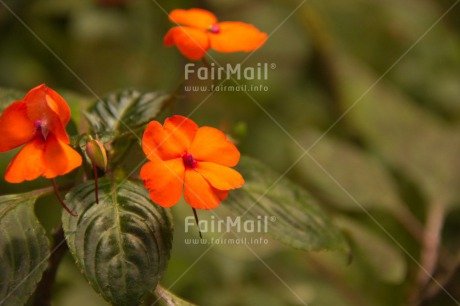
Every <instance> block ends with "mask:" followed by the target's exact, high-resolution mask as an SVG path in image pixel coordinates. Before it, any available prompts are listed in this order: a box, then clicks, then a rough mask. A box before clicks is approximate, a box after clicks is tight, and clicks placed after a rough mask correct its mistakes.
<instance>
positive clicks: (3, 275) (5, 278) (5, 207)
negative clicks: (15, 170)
mask: <svg viewBox="0 0 460 306" xmlns="http://www.w3.org/2000/svg"><path fill="white" fill-rule="evenodd" d="M39 195H40V194H37V193H36V192H31V193H25V194H17V195H8V196H2V197H0V250H1V254H0V258H1V260H0V305H5V306H8V305H14V306H15V305H24V304H25V303H26V302H27V300H28V299H29V297H30V296H31V295H32V294H33V293H34V291H35V289H36V286H37V283H38V282H39V281H40V279H41V278H42V274H43V272H44V271H45V270H46V267H47V261H46V260H47V258H48V257H49V255H50V253H49V242H48V239H47V237H46V233H45V230H44V229H43V227H42V226H41V224H40V222H39V221H38V219H37V217H36V216H35V212H34V203H35V201H36V200H37V198H38V197H39Z"/></svg>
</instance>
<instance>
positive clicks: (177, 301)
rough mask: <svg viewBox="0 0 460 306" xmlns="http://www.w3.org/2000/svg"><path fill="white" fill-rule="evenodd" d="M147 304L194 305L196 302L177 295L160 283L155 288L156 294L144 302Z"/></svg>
mask: <svg viewBox="0 0 460 306" xmlns="http://www.w3.org/2000/svg"><path fill="white" fill-rule="evenodd" d="M144 304H145V305H146V306H147V305H148V306H151V305H155V306H194V305H195V304H192V303H189V302H187V301H184V300H183V299H181V298H179V297H178V296H176V295H175V294H174V293H172V292H171V291H168V290H166V289H165V288H163V287H162V286H160V285H158V286H157V287H156V288H155V292H154V294H153V295H152V296H151V297H150V299H149V301H148V302H146V303H144Z"/></svg>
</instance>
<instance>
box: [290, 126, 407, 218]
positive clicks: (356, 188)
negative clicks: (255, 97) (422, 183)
mask: <svg viewBox="0 0 460 306" xmlns="http://www.w3.org/2000/svg"><path fill="white" fill-rule="evenodd" d="M321 135H322V133H320V132H318V131H314V130H306V131H302V133H299V136H298V137H297V138H296V139H298V140H299V142H300V143H301V144H302V146H303V147H304V148H311V149H310V150H309V155H310V156H311V157H312V158H313V159H314V160H315V161H316V162H317V163H318V164H319V165H321V167H322V168H324V169H325V170H326V171H327V172H328V173H325V171H323V169H321V168H320V167H319V166H318V164H317V163H316V162H315V161H314V160H312V159H311V158H310V157H309V156H305V157H304V158H303V159H302V160H301V161H300V162H299V163H298V166H297V169H298V170H300V171H298V174H299V175H300V177H301V178H302V179H303V180H305V182H306V183H307V185H308V187H309V188H311V190H313V191H314V193H315V194H318V195H319V197H320V198H321V199H324V200H325V201H327V202H328V203H331V204H333V205H335V206H337V207H339V208H342V209H346V210H355V211H356V210H358V211H361V209H362V207H360V205H362V206H363V207H364V208H366V209H369V208H379V209H383V210H390V211H394V210H398V209H400V208H401V206H402V203H401V201H400V198H399V195H398V190H397V187H396V185H395V183H394V181H393V179H392V177H391V176H390V174H389V173H388V171H387V170H386V169H385V168H384V166H383V164H382V163H381V162H379V160H377V159H376V158H373V157H372V156H371V155H369V154H366V153H365V152H364V151H362V150H360V149H359V148H357V147H354V146H352V145H351V144H349V143H346V142H343V141H340V140H338V139H334V138H332V137H323V138H321V141H319V142H317V140H318V139H319V138H320V137H321ZM313 144H314V146H313V147H312V145H313ZM293 151H294V152H296V155H294V156H295V157H297V156H299V155H300V154H303V152H297V151H298V147H297V146H295V147H294V148H293ZM329 175H330V176H332V177H333V178H334V180H335V181H337V182H338V183H339V184H340V185H341V186H342V187H343V189H345V190H346V191H347V192H348V193H349V194H351V195H352V196H353V199H352V198H350V196H349V195H348V194H347V193H346V192H344V191H343V190H342V188H339V186H337V183H336V182H335V181H334V180H333V179H331V177H330V176H329ZM354 200H356V201H357V202H358V203H359V204H360V205H358V204H356V202H355V201H354Z"/></svg>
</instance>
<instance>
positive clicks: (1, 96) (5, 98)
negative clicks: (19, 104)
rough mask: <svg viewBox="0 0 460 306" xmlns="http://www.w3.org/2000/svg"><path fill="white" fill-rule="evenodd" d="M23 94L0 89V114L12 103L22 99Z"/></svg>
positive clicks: (17, 91)
mask: <svg viewBox="0 0 460 306" xmlns="http://www.w3.org/2000/svg"><path fill="white" fill-rule="evenodd" d="M24 95H25V94H24V93H23V92H21V91H19V90H14V89H7V88H3V87H0V112H3V110H4V109H5V108H6V107H7V106H8V105H10V104H11V103H13V102H14V101H17V100H21V99H22V98H24Z"/></svg>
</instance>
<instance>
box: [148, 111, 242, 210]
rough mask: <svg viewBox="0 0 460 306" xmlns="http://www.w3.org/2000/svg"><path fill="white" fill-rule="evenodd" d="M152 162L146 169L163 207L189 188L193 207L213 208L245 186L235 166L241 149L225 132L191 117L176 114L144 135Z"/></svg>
mask: <svg viewBox="0 0 460 306" xmlns="http://www.w3.org/2000/svg"><path fill="white" fill-rule="evenodd" d="M142 149H143V150H144V153H145V154H146V155H147V158H148V159H149V160H150V161H149V162H147V163H146V164H145V165H144V166H143V167H142V169H141V177H142V179H143V180H144V184H145V187H146V188H147V189H149V191H150V197H151V199H152V201H153V202H155V203H156V204H158V205H160V206H163V207H171V206H173V205H174V204H176V203H177V202H178V201H179V200H180V198H181V196H182V191H184V198H185V201H186V202H187V203H188V204H190V206H192V207H193V208H199V209H212V208H215V207H217V206H218V205H219V204H220V202H221V201H223V200H225V198H226V197H227V195H228V191H229V190H231V189H235V188H239V187H241V186H242V185H243V184H244V180H243V177H242V176H241V175H240V174H239V173H238V172H237V171H236V170H234V169H232V168H230V167H233V166H235V165H236V164H237V163H238V161H239V159H240V152H239V151H238V149H237V148H236V147H235V145H233V144H232V143H231V142H229V141H228V140H227V138H226V136H225V134H224V133H222V132H221V131H219V130H217V129H215V128H212V127H207V126H204V127H201V128H198V126H197V125H196V124H195V123H194V122H193V121H192V120H190V119H188V118H185V117H182V116H173V117H170V118H168V119H166V120H165V123H164V125H163V126H162V125H161V124H160V123H159V122H157V121H152V122H150V123H149V125H148V126H147V129H146V130H145V132H144V136H143V138H142Z"/></svg>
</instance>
